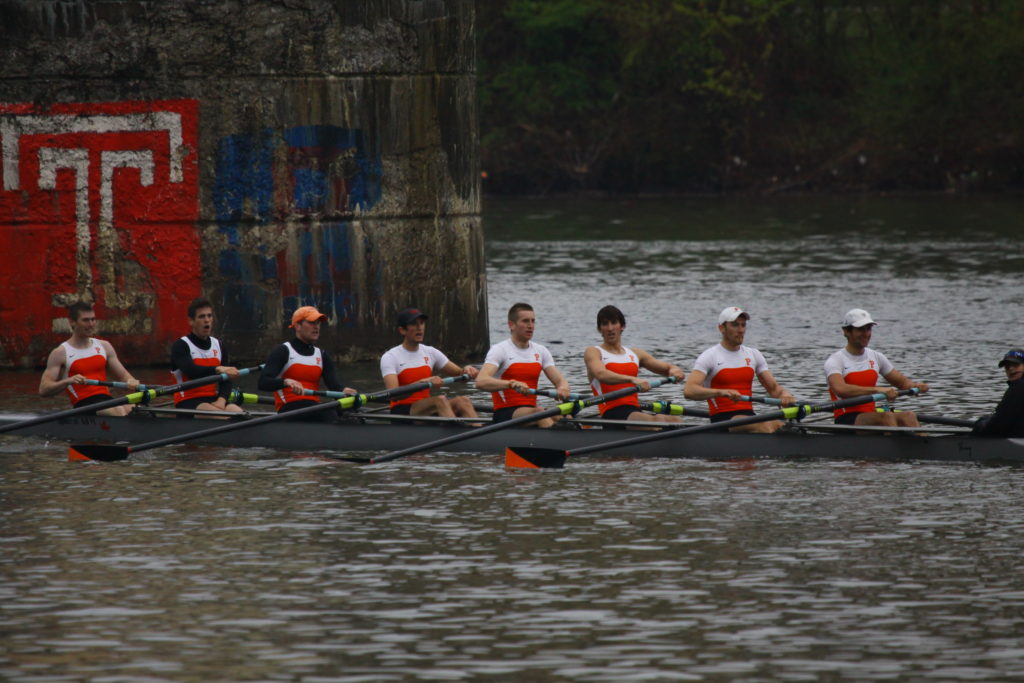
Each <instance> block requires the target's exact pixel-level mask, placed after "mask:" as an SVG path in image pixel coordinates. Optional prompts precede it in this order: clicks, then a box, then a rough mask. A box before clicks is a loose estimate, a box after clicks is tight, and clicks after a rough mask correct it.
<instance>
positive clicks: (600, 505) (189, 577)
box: [0, 203, 1024, 681]
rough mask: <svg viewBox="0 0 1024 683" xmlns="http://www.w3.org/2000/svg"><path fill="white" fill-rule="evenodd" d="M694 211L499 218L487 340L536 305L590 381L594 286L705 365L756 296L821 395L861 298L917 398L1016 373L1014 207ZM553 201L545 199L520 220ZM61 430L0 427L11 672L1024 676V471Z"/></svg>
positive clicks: (789, 376) (970, 410)
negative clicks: (635, 233)
mask: <svg viewBox="0 0 1024 683" xmlns="http://www.w3.org/2000/svg"><path fill="white" fill-rule="evenodd" d="M506 208H507V207H506ZM570 208H571V206H570V205H567V204H563V205H561V206H560V207H558V208H557V210H558V211H560V212H561V214H560V215H562V216H565V215H569V213H570ZM585 208H586V207H585ZM674 208H675V207H673V211H672V212H671V213H668V214H667V215H664V214H663V215H661V216H659V217H658V219H657V220H654V221H653V222H652V223H651V227H650V229H649V230H648V231H647V232H649V233H652V234H651V235H648V236H643V237H638V238H637V240H636V241H628V240H626V239H623V238H624V235H621V234H616V235H609V236H610V237H614V239H613V240H609V241H597V240H586V241H583V240H578V239H573V238H572V237H573V235H572V233H571V232H569V233H568V234H562V235H557V234H553V232H552V229H551V227H550V224H549V225H548V227H545V228H537V230H536V232H537V233H545V234H544V235H543V236H540V235H539V234H528V231H527V233H523V234H524V235H527V236H528V237H529V239H526V240H520V241H511V240H510V239H509V235H502V237H503V239H497V238H496V237H495V235H492V239H491V241H490V242H489V247H488V249H489V262H490V263H491V271H490V273H489V283H490V293H491V334H492V341H497V340H499V339H501V338H503V337H504V336H505V334H506V332H505V326H504V323H503V318H504V312H505V310H506V309H507V307H508V305H510V304H511V303H512V302H514V301H516V300H520V299H525V300H528V301H530V302H531V303H533V304H534V305H535V307H536V308H537V310H538V319H539V326H538V332H537V339H538V341H541V342H542V343H546V344H549V346H550V348H551V349H552V351H553V352H554V353H555V356H556V360H557V362H558V363H559V365H560V366H561V367H562V369H563V370H564V371H565V372H566V374H567V375H568V376H569V377H570V379H571V381H572V383H573V385H574V386H575V387H577V388H582V386H583V384H584V381H585V380H584V376H583V367H582V361H581V354H582V350H583V347H584V346H585V345H586V344H590V343H593V342H595V341H597V336H596V332H595V331H594V321H593V316H594V314H595V312H596V310H597V309H598V308H599V307H600V306H601V305H603V304H605V303H615V304H617V305H619V306H620V307H621V308H623V310H624V311H625V312H626V315H627V318H628V328H627V339H626V340H627V343H632V344H635V345H637V346H641V347H643V348H646V349H648V350H650V351H652V352H653V353H655V354H656V355H659V356H663V357H665V358H667V359H669V360H673V361H675V362H680V363H682V364H684V366H687V367H688V366H689V365H690V363H691V362H692V359H693V358H694V357H695V356H696V355H697V353H698V352H699V351H700V350H701V349H703V348H704V347H706V346H707V345H709V344H711V343H712V342H713V341H714V340H715V329H714V327H715V326H714V322H715V317H716V316H717V312H718V311H719V310H720V309H721V308H722V307H723V306H725V305H726V304H733V303H736V304H739V305H742V306H745V307H747V308H748V309H749V310H750V311H751V312H752V314H753V316H754V318H753V320H752V322H751V327H750V332H749V338H750V341H751V342H752V343H753V344H754V345H755V346H758V347H760V348H761V349H762V350H763V351H764V352H765V353H766V355H767V356H768V360H769V363H770V364H771V366H772V368H773V370H774V371H775V374H776V376H777V377H779V378H780V379H781V380H782V381H783V382H784V383H785V384H786V385H787V386H788V387H789V388H790V389H792V390H793V391H794V393H797V394H802V395H805V396H808V397H811V398H815V397H821V396H822V395H823V393H824V379H823V377H822V370H821V365H822V363H823V362H824V359H825V357H826V356H827V355H828V353H830V352H831V350H833V349H834V348H838V346H839V345H840V344H841V343H842V337H841V335H840V334H839V331H838V320H839V318H840V317H841V315H842V313H843V312H844V311H845V310H846V308H849V307H852V306H854V305H858V306H863V307H864V308H867V309H868V310H869V311H871V313H872V314H873V315H874V317H875V319H876V320H879V321H880V323H881V324H880V325H879V327H878V329H877V332H876V335H875V341H874V345H875V346H876V347H877V348H879V349H880V350H883V351H885V352H886V353H887V354H888V355H889V356H890V358H892V359H893V361H894V362H895V363H896V365H897V367H900V368H902V369H903V370H904V371H906V372H907V373H908V374H910V375H912V376H915V377H920V378H923V379H925V380H927V381H930V382H931V383H932V385H933V387H934V389H933V391H932V392H931V393H930V394H929V395H928V396H925V397H923V398H921V399H915V401H916V403H914V405H916V406H925V407H927V408H928V410H929V411H930V412H942V413H947V414H953V415H972V414H977V413H979V412H982V411H984V410H985V409H987V408H988V407H990V406H991V405H992V404H993V403H994V402H995V400H996V399H997V398H998V396H999V394H1000V393H1001V387H1000V384H999V383H1000V379H1001V378H1000V375H999V372H998V369H997V368H996V360H997V359H998V358H999V356H1000V355H1001V354H1002V352H1003V351H1005V349H1006V348H1007V347H1008V346H1009V345H1010V344H1011V343H1013V344H1017V345H1019V344H1020V343H1024V340H1020V339H1019V338H1015V335H1017V336H1019V334H1020V328H1019V325H1017V326H1016V327H1012V326H1010V325H1005V324H999V325H996V324H993V323H992V322H991V321H992V320H1000V321H1016V320H1019V319H1020V318H1021V316H1020V308H1019V306H1020V304H1019V303H1017V302H1019V299H1020V296H1019V294H1020V292H1022V291H1024V287H1022V285H1024V282H1022V279H1024V274H1022V272H1024V267H1022V266H1021V260H1020V259H1021V250H1020V241H1019V237H1015V238H1014V239H1012V240H1010V241H1009V243H1008V242H1007V238H1006V235H1007V234H1008V233H1007V231H1006V230H1005V229H1004V228H1000V227H999V226H991V227H990V228H989V232H987V233H983V234H979V233H976V232H974V230H973V228H971V229H970V230H963V231H959V232H958V231H956V230H953V229H952V228H951V227H949V226H955V225H956V224H957V223H958V221H962V222H963V223H965V224H968V223H970V222H971V221H972V220H976V219H973V218H970V216H961V217H960V218H959V219H958V218H956V217H953V216H947V217H946V218H945V223H944V225H945V226H946V227H944V228H942V229H941V230H938V229H936V230H935V232H934V233H933V232H929V231H924V232H922V234H927V238H920V239H909V238H907V237H906V235H909V234H911V233H913V232H914V231H913V230H912V228H913V227H915V226H912V225H902V224H897V223H894V222H893V221H894V219H893V218H892V214H893V212H892V211H888V212H883V213H885V215H886V218H885V220H884V221H882V219H881V218H879V219H878V225H879V226H880V227H878V228H877V230H876V231H875V232H874V233H872V235H873V238H878V240H877V242H872V241H865V240H859V239H855V238H853V237H851V236H844V235H842V234H836V233H833V232H828V231H820V232H815V229H816V228H814V226H818V227H819V228H820V224H821V223H822V222H823V221H825V217H827V216H829V215H831V214H829V213H828V212H826V211H825V210H824V209H815V210H817V211H822V212H823V213H822V216H823V218H820V219H816V220H817V223H816V222H815V221H813V220H808V221H805V222H804V223H796V224H794V225H793V226H790V225H789V224H788V223H786V220H787V219H786V217H785V216H782V217H778V218H776V219H774V220H778V221H779V227H780V228H782V229H780V230H778V231H777V234H773V235H743V236H742V238H737V239H730V240H725V239H724V236H723V235H721V234H719V235H714V234H709V235H703V236H693V235H690V236H687V237H679V238H672V237H670V236H667V235H666V234H664V232H663V231H662V229H661V228H660V227H659V225H662V224H663V225H669V224H671V223H672V222H673V221H675V220H676V219H677V218H678V217H677V215H676V212H675V210H674ZM711 208H713V207H711ZM711 208H707V209H706V211H705V212H704V213H706V214H711V213H713V211H711ZM868 208H869V207H865V205H861V204H858V210H859V211H861V212H862V218H861V219H860V220H862V222H865V224H867V223H869V222H870V221H871V220H872V219H871V217H870V211H868ZM911 208H912V207H909V206H908V207H905V208H904V209H901V211H902V212H903V213H905V214H907V215H914V212H913V211H911V210H910V209H911ZM928 208H929V207H923V208H922V207H919V209H918V210H919V211H920V212H922V213H926V212H927V210H928ZM947 208H948V207H947ZM534 209H537V210H538V212H540V211H541V210H543V211H549V212H550V210H553V209H550V207H549V208H548V209H545V208H544V207H540V208H539V209H538V208H537V207H534V206H532V204H529V203H525V204H522V205H520V208H519V214H517V215H519V216H523V215H526V214H529V213H530V212H531V211H533V210H534ZM968 209H969V211H968ZM733 210H734V209H733V208H731V207H730V209H729V211H733ZM787 210H788V211H790V212H791V213H792V214H794V215H795V214H796V213H797V206H796V205H793V206H792V207H790V208H789V209H787ZM643 211H645V212H646V211H651V209H650V207H649V206H645V208H644V210H643ZM965 211H967V213H968V214H970V215H974V214H977V215H978V216H988V215H992V214H993V212H995V209H993V208H991V207H986V206H981V207H980V208H977V209H971V208H970V205H967V206H966V207H965ZM971 212H974V213H971ZM698 213H699V212H698ZM604 214H605V218H608V219H609V220H621V221H622V223H621V224H622V225H626V224H630V223H631V222H640V223H641V224H643V221H644V220H646V219H645V218H643V217H642V216H638V215H635V214H630V213H629V212H628V211H624V210H622V208H621V206H620V205H618V204H613V205H611V206H609V207H607V208H606V210H605V212H604ZM592 215H593V216H595V217H596V216H599V215H600V212H598V211H596V210H593V211H592ZM749 215H750V222H751V223H752V224H756V225H764V224H766V222H768V218H767V216H769V215H775V216H779V215H780V214H779V213H778V212H775V213H772V211H769V210H768V209H766V208H761V209H757V210H752V213H750V214H749ZM1017 215H1019V212H1018V214H1017ZM616 216H622V217H621V218H616ZM517 220H519V221H522V223H523V224H525V225H530V224H531V221H537V222H541V221H544V220H548V219H545V218H529V217H526V218H522V217H520V218H517ZM594 220H596V218H594ZM737 220H738V219H737ZM659 221H660V222H659ZM931 224H932V223H931V221H929V223H928V225H929V226H930V225H931ZM808 225H810V226H811V227H807V226H808ZM722 227H723V231H724V228H725V227H727V226H726V225H724V224H723V226H722ZM787 227H789V228H791V229H789V230H787V229H785V228H787ZM919 227H920V226H919ZM925 227H927V226H925ZM488 229H489V230H492V226H489V228H488ZM493 230H495V231H497V232H498V233H501V230H502V227H501V225H500V224H499V225H496V226H493ZM929 230H930V228H929ZM889 233H891V234H894V235H901V236H902V237H900V239H898V240H894V241H891V242H889V243H886V242H885V241H884V239H881V238H882V237H884V236H885V235H886V234H889ZM1000 234H1001V235H1002V238H1001V239H1000V240H996V239H994V236H995V235H1000ZM1014 234H1016V233H1014ZM600 236H603V235H600ZM359 373H362V376H364V377H365V378H366V381H367V382H370V381H371V379H370V378H371V376H372V369H365V368H363V369H357V376H358V375H359ZM5 378H6V379H7V380H8V381H7V382H5V385H4V389H3V393H0V404H3V405H4V406H5V407H7V408H8V409H10V408H12V407H20V408H28V407H31V406H33V405H34V401H33V400H32V399H27V398H24V394H26V393H27V392H31V391H33V390H34V388H35V383H36V382H37V377H36V376H34V375H30V374H28V373H12V374H10V375H5ZM144 379H149V378H148V377H145V378H144ZM673 392H675V393H673ZM662 395H669V396H672V397H673V398H676V397H678V388H671V389H666V390H665V391H664V392H662ZM16 396H17V398H16ZM64 452H65V449H64V447H63V445H62V444H56V443H54V444H48V443H45V442H42V441H25V440H21V439H19V438H17V437H7V436H2V437H0V548H2V549H3V552H2V553H0V631H2V632H3V636H4V637H3V639H2V641H0V643H2V644H0V679H4V680H12V681H30V680H31V681H34V680H92V679H95V680H104V681H122V680H124V681H127V680H168V681H172V680H173V681H201V680H280V679H285V680H306V681H325V680H331V681H371V680H372V681H381V680H413V679H415V680H475V679H482V678H492V679H495V680H524V681H527V680H528V681H555V680H590V681H621V680H677V679H678V680H733V679H746V680H837V679H859V680H881V679H894V680H944V681H945V680H974V681H976V680H1011V679H1018V678H1021V677H1022V676H1024V646H1022V645H1021V641H1020V638H1019V636H1020V634H1021V633H1022V632H1024V578H1022V575H1021V572H1020V571H1019V564H1020V560H1019V558H1020V557H1021V554H1022V550H1024V542H1022V541H1021V539H1022V538H1024V512H1022V510H1021V506H1020V505H1019V501H1020V500H1021V498H1022V494H1024V471H1022V470H1019V469H1006V468H980V467H966V466H943V465H922V464H887V465H879V464H873V463H849V462H839V463H836V462H828V461H822V462H794V461H787V462H770V461H758V462H751V461H744V460H736V461H733V462H726V463H704V462H698V461H680V460H673V461H663V462H658V461H643V462H639V461H630V460H628V459H614V460H604V461H602V460H599V459H598V460H586V461H583V462H577V463H573V464H572V466H571V467H569V468H567V469H566V470H564V471H558V472H540V473H518V472H507V471H505V470H504V469H503V468H502V467H501V464H500V456H499V455H498V454H486V455H480V456H475V457H474V456H446V455H443V454H442V455H437V454H435V455H426V456H416V457H412V458H408V459H405V460H400V461H396V462H393V463H389V464H387V465H383V466H380V467H372V468H360V467H356V466H352V465H348V464H339V463H337V462H333V461H332V462H325V461H323V460H321V459H319V458H317V457H315V455H310V454H299V455H289V454H283V453H277V452H274V451H271V450H263V449H252V450H243V449H210V448H192V447H187V446H178V447H172V448H166V449H159V450H155V451H148V452H146V453H143V454H140V456H138V457H137V458H133V459H131V460H129V461H127V462H123V463H108V464H85V465H81V464H68V463H66V462H65V461H64ZM738 455H741V454H738Z"/></svg>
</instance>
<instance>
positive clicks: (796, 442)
mask: <svg viewBox="0 0 1024 683" xmlns="http://www.w3.org/2000/svg"><path fill="white" fill-rule="evenodd" d="M138 412H139V414H137V415H129V416H127V417H100V416H95V415H77V416H74V417H70V418H64V419H60V420H56V421H53V422H49V423H44V424H38V425H34V426H31V427H28V428H26V429H24V430H19V431H17V432H14V434H16V435H24V436H36V437H45V438H50V439H59V440H67V441H79V442H82V441H93V442H96V443H116V442H129V443H138V442H141V441H151V440H155V439H162V438H166V437H172V436H178V435H185V434H187V433H189V432H193V431H197V430H199V429H203V428H205V427H208V426H210V425H211V424H213V423H212V422H211V421H208V420H202V421H198V420H181V419H172V418H169V417H168V416H166V415H164V414H161V413H160V412H159V411H155V410H154V411H149V410H142V411H138ZM167 412H173V411H167ZM33 417H36V415H33V414H13V413H0V426H2V425H6V424H10V423H14V422H17V421H21V420H27V419H30V418H33ZM414 422H415V423H414ZM565 423H566V424H564V425H563V426H560V427H556V428H552V429H536V428H512V429H508V430H504V431H499V432H494V433H491V434H483V435H481V436H479V437H472V438H468V439H466V440H463V441H461V442H459V444H458V447H457V452H460V453H483V454H492V455H499V454H501V453H503V452H504V449H505V447H506V446H509V445H516V446H532V447H539V448H554V449H560V450H571V449H574V448H581V447H585V446H591V445H597V444H602V443H610V442H613V441H618V440H621V439H623V438H624V437H626V436H629V435H635V434H641V433H642V432H624V431H622V430H621V429H612V428H607V426H605V427H599V426H596V425H597V424H600V423H601V421H597V420H594V421H588V420H582V419H581V420H566V421H565ZM605 424H607V423H605ZM467 429H472V427H471V426H469V425H467V424H466V420H461V421H460V420H449V419H444V418H417V419H416V420H415V421H414V420H413V419H412V418H408V417H404V416H391V415H384V414H379V413H378V414H374V413H357V414H354V415H349V416H347V417H346V418H345V419H343V420H341V421H339V422H337V423H334V424H329V423H316V422H290V423H288V424H282V423H271V424H267V425H258V426H254V427H252V428H249V429H241V430H238V431H235V432H231V433H228V434H223V435H214V436H210V437H208V438H205V439H199V440H196V441H195V443H197V444H204V445H211V446H219V447H233V448H256V447H263V448H271V449H280V450H299V451H305V452H310V451H333V452H344V453H357V452H371V451H382V450H383V451H393V450H399V449H402V448H407V447H410V446H414V445H416V444H420V443H424V442H427V441H431V440H434V439H440V438H443V437H446V436H449V435H452V434H454V433H457V431H464V430H467ZM928 430H929V428H927V427H925V428H921V429H919V430H914V432H913V433H911V432H907V433H900V434H895V435H892V434H890V433H888V432H886V433H882V431H881V430H880V431H878V432H873V433H869V434H867V435H864V434H854V433H853V431H854V430H853V429H852V428H843V427H842V426H840V425H822V424H820V423H819V424H817V425H816V424H804V423H794V424H792V425H790V427H789V428H788V429H786V430H784V431H782V432H778V433H776V434H732V433H727V432H706V433H701V434H693V435H685V436H681V437H679V438H678V439H666V440H662V441H656V442H651V443H646V444H638V445H636V446H633V447H630V448H621V449H616V450H615V451H613V452H612V453H610V455H614V456H615V457H637V458H651V457H658V458H666V457H668V458H700V459H714V460H729V459H735V458H746V457H753V458H795V459H842V460H876V461H907V460H924V461H944V462H968V463H987V464H1024V439H992V438H978V437H972V436H970V435H969V434H967V433H966V432H964V431H963V430H956V429H953V428H950V429H945V430H942V429H937V428H936V429H934V430H932V431H928ZM857 431H863V430H857ZM889 431H891V430H889ZM950 432H952V433H950ZM190 443H192V442H191V441H190ZM595 455H600V452H598V453H596V454H595Z"/></svg>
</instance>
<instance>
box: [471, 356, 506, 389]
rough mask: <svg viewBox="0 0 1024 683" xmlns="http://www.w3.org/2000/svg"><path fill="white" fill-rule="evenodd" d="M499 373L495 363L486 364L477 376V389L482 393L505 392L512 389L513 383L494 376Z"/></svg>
mask: <svg viewBox="0 0 1024 683" xmlns="http://www.w3.org/2000/svg"><path fill="white" fill-rule="evenodd" d="M497 371H498V366H497V365H495V364H494V363H484V365H483V367H482V368H480V372H479V373H477V376H476V388H477V389H479V390H480V391H505V390H506V389H511V388H512V382H510V381H509V380H504V379H499V378H498V377H495V376H494V373H496V372H497Z"/></svg>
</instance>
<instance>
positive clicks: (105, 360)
mask: <svg viewBox="0 0 1024 683" xmlns="http://www.w3.org/2000/svg"><path fill="white" fill-rule="evenodd" d="M68 322H70V324H71V338H70V339H68V340H67V341H66V342H62V343H61V345H60V346H58V347H57V348H55V349H54V350H53V351H51V352H50V355H49V357H47V359H46V369H45V370H43V376H42V378H41V379H40V380H39V395H40V396H45V397H49V396H56V395H57V394H59V393H60V392H61V391H66V392H67V394H68V398H70V399H71V405H73V406H74V407H76V408H81V407H83V406H88V405H91V404H93V403H100V402H101V401H107V400H110V399H111V398H113V397H112V396H111V395H110V391H109V390H108V389H107V387H105V386H101V385H98V384H89V383H88V380H98V381H101V382H104V381H107V378H108V377H110V378H112V379H113V380H114V381H117V382H124V383H125V384H127V385H128V391H129V392H134V391H136V390H137V389H138V387H139V380H137V379H135V378H134V377H132V375H131V373H129V372H128V370H126V369H125V367H124V366H123V365H122V364H121V361H120V360H118V358H117V353H116V352H115V351H114V347H113V346H111V345H110V342H108V341H106V340H103V339H96V338H94V337H93V335H94V334H96V329H97V327H98V325H99V322H98V321H97V320H96V312H95V310H94V309H93V305H92V304H90V303H86V302H84V301H76V302H75V303H73V304H71V305H70V306H69V307H68ZM132 408H133V406H132V405H120V406H115V407H113V408H106V409H105V410H100V411H98V412H97V413H96V414H97V415H115V416H116V415H127V414H128V413H130V412H131V411H132Z"/></svg>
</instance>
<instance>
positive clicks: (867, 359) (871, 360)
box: [825, 308, 928, 427]
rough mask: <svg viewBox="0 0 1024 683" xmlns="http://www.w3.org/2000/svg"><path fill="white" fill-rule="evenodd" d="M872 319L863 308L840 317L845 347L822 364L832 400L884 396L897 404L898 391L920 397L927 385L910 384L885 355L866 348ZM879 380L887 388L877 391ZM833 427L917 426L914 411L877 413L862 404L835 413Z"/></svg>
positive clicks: (926, 389) (855, 309)
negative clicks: (912, 390) (903, 390)
mask: <svg viewBox="0 0 1024 683" xmlns="http://www.w3.org/2000/svg"><path fill="white" fill-rule="evenodd" d="M876 324H877V323H875V321H874V320H872V319H871V316H870V315H869V314H868V312H867V311H865V310H864V309H862V308H853V309H850V310H849V311H847V312H846V315H845V316H844V317H843V325H842V329H843V336H844V337H846V346H845V347H843V348H841V349H839V350H838V351H836V352H835V353H833V354H832V355H831V356H829V357H828V360H826V361H825V378H826V381H827V382H828V391H829V394H831V396H832V399H833V400H835V399H840V398H851V397H853V396H866V395H868V394H885V395H886V396H888V397H889V400H890V401H895V400H896V391H897V389H913V388H915V387H916V388H917V389H918V390H920V392H921V393H924V392H926V391H928V385H927V384H924V383H922V382H912V381H910V380H909V379H908V378H907V377H906V375H904V374H903V373H902V372H900V371H899V370H897V369H896V368H895V367H893V364H892V363H891V362H889V359H888V358H886V357H885V355H883V354H881V353H879V352H878V351H875V350H874V349H870V348H868V344H869V343H870V342H871V332H872V330H873V329H874V327H875V325H876ZM879 377H882V378H884V379H885V381H886V382H888V383H889V384H890V385H892V386H889V387H880V386H877V385H878V378H879ZM835 421H836V424H844V425H865V426H885V427H918V426H920V422H918V420H917V414H916V413H914V412H913V411H900V412H898V413H893V412H881V413H880V412H877V411H876V410H875V404H874V403H862V404H861V405H858V406H852V407H850V408H841V409H839V410H836V411H835Z"/></svg>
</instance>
